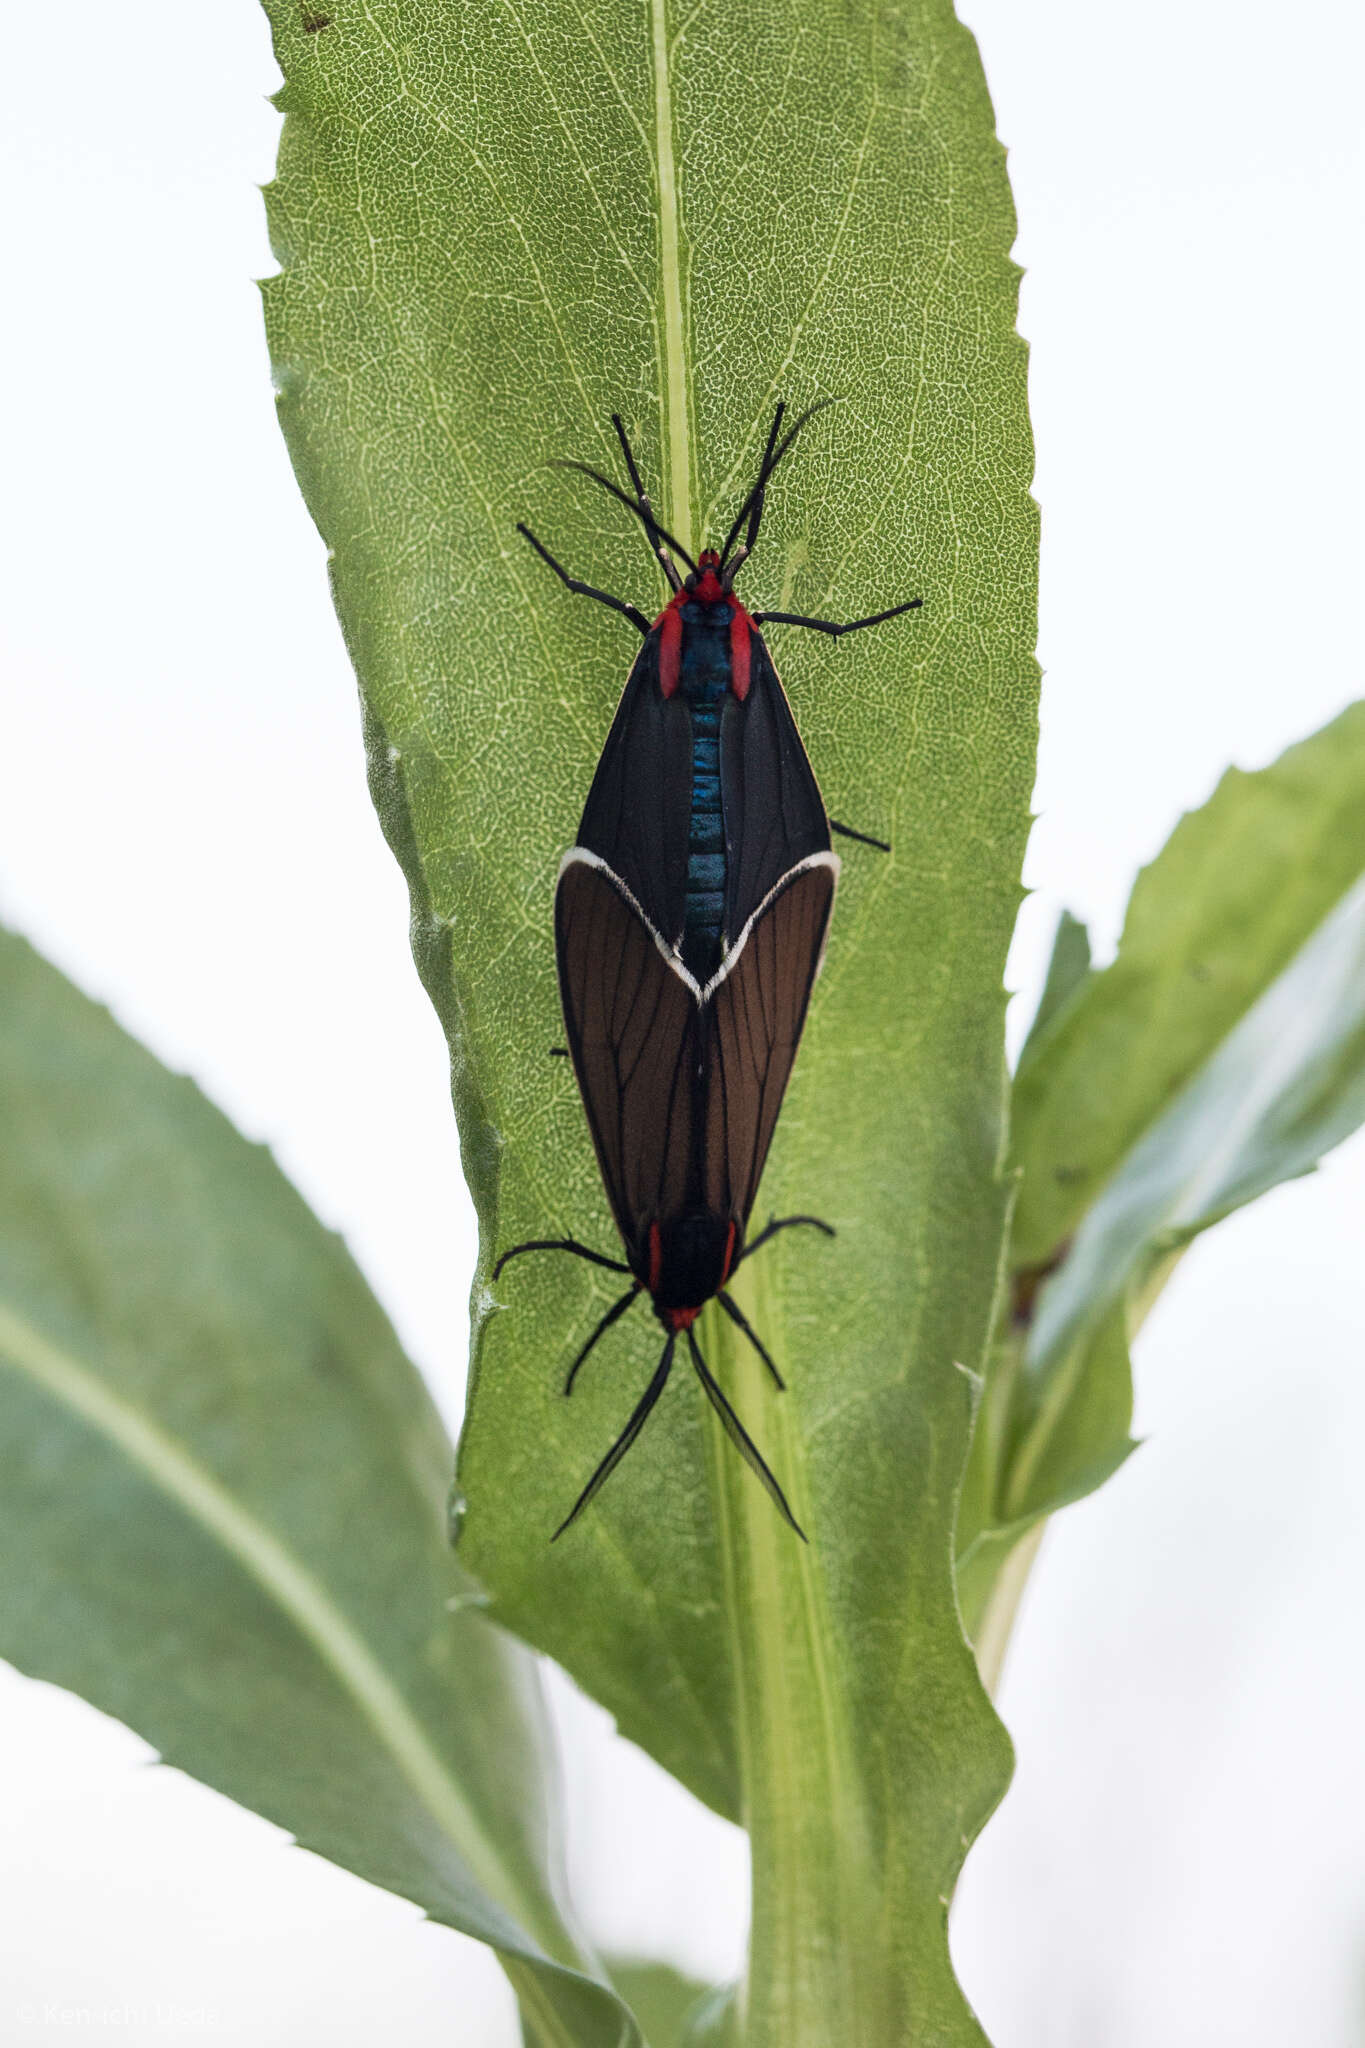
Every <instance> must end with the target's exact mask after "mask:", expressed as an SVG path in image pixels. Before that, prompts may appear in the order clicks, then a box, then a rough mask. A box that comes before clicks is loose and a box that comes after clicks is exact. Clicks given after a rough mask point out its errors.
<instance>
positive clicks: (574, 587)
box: [517, 520, 649, 635]
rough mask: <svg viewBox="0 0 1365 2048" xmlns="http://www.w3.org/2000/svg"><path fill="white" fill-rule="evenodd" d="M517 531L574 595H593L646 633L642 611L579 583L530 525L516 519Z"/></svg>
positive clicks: (601, 591) (647, 626)
mask: <svg viewBox="0 0 1365 2048" xmlns="http://www.w3.org/2000/svg"><path fill="white" fill-rule="evenodd" d="M517 532H518V533H519V534H521V535H522V536H523V537H524V538H525V539H526V540H529V541H530V543H531V546H532V547H533V548H534V549H535V551H536V553H537V554H538V555H539V556H540V559H541V561H542V562H548V563H549V565H550V567H551V568H552V569H553V570H554V572H555V575H556V576H557V577H558V578H559V580H560V582H561V583H562V584H564V586H565V588H566V589H568V590H571V591H572V592H573V593H574V595H575V597H595V598H596V599H597V602H598V603H599V604H605V605H609V606H610V607H611V609H612V611H614V612H620V614H621V616H622V617H623V618H626V619H629V620H630V623H631V625H632V626H638V627H639V629H640V631H641V632H642V633H644V634H646V635H648V632H649V620H648V619H647V618H646V617H645V615H644V613H643V612H638V611H636V609H635V607H634V605H633V604H626V603H625V602H624V601H623V599H621V598H619V597H612V596H611V595H610V594H609V593H608V592H607V591H605V590H594V589H593V586H592V585H591V583H580V582H579V580H578V578H577V577H576V576H571V575H570V574H569V572H568V570H567V569H565V568H561V566H560V564H559V563H558V562H557V561H556V560H555V558H554V556H553V555H552V554H551V553H550V550H549V549H548V548H544V547H542V546H541V544H540V542H539V541H538V540H537V539H536V537H535V535H534V534H533V533H532V531H531V529H530V527H529V526H523V525H522V523H521V521H520V520H518V521H517Z"/></svg>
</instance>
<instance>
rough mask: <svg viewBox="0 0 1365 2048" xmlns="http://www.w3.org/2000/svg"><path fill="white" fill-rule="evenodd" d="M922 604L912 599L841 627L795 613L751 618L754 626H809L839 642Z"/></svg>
mask: <svg viewBox="0 0 1365 2048" xmlns="http://www.w3.org/2000/svg"><path fill="white" fill-rule="evenodd" d="M923 603H924V599H923V598H922V597H912V598H910V599H908V600H907V602H906V603H905V604H893V605H892V607H891V609H890V611H889V612H873V614H872V616H871V618H870V619H850V620H849V621H848V623H847V624H846V625H843V626H839V625H836V624H835V622H834V620H833V619H803V618H801V617H800V616H799V614H798V613H796V612H755V613H754V615H753V618H754V624H755V625H756V626H809V627H810V629H811V631H812V633H828V634H829V637H830V639H831V640H839V639H841V638H842V637H843V635H844V634H845V633H861V632H862V630H863V627H864V626H880V625H881V624H882V622H883V621H884V620H886V619H898V618H899V617H900V615H901V613H902V612H916V611H918V610H919V608H920V606H921V605H922V604H923Z"/></svg>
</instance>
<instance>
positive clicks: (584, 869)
mask: <svg viewBox="0 0 1365 2048" xmlns="http://www.w3.org/2000/svg"><path fill="white" fill-rule="evenodd" d="M555 951H556V957H557V959H558V962H559V992H560V997H561V1000H562V1002H563V1005H564V1027H565V1030H566V1032H567V1033H568V1040H569V1053H570V1056H571V1058H572V1060H573V1066H574V1072H575V1074H576V1075H577V1077H578V1087H579V1093H580V1094H581V1095H582V1097H583V1107H584V1109H585V1111H586V1112H587V1118H588V1127H589V1129H590V1130H591V1132H592V1141H593V1145H594V1146H595V1148H596V1151H597V1163H598V1165H599V1167H600V1168H601V1171H602V1180H603V1183H604V1184H605V1186H606V1190H607V1198H608V1200H609V1201H610V1203H611V1207H612V1213H613V1214H614V1216H615V1218H616V1223H617V1228H618V1229H619V1230H620V1232H621V1236H622V1239H623V1240H624V1242H625V1245H626V1249H627V1252H628V1253H629V1254H630V1256H631V1260H632V1263H633V1264H635V1265H636V1268H637V1273H638V1274H639V1276H640V1277H643V1271H641V1267H642V1265H643V1268H644V1270H647V1253H646V1249H645V1241H646V1236H647V1232H648V1226H649V1223H650V1222H651V1221H652V1220H653V1219H654V1218H656V1217H667V1216H671V1215H678V1214H681V1213H682V1212H683V1210H684V1209H686V1208H687V1207H688V1206H689V1203H690V1201H691V1198H692V1193H693V1175H694V1170H695V1165H696V1159H697V1151H698V1136H699V1119H698V1115H697V1109H696V1102H697V1086H698V1082H697V1067H698V1057H697V1055H698V1029H699V1025H698V1019H699V1011H698V1006H697V996H696V990H695V987H694V986H693V985H690V984H689V983H688V982H686V981H684V980H683V979H682V977H681V976H680V975H679V974H678V973H677V971H676V970H675V969H674V968H673V967H671V966H670V965H669V964H668V961H667V960H666V959H665V958H664V955H663V954H662V952H661V951H660V949H659V945H658V943H657V941H656V937H655V934H654V932H653V931H652V930H651V928H650V926H649V924H648V922H647V920H646V919H645V918H644V917H643V916H642V915H641V913H640V911H639V909H638V908H637V907H636V906H635V905H633V904H632V903H631V901H630V899H629V896H628V894H627V892H626V890H625V888H624V886H623V884H622V882H621V879H620V877H619V876H616V875H614V874H613V873H612V872H611V870H610V869H608V868H605V867H603V866H602V865H601V864H600V863H598V862H597V861H595V860H594V859H593V858H592V857H591V856H588V857H586V858H585V857H584V855H583V853H582V851H581V850H580V849H579V848H577V847H575V848H574V849H573V851H572V852H570V853H569V854H567V855H566V856H565V860H564V865H563V868H562V870H561V872H560V877H559V887H558V889H557V890H556V892H555Z"/></svg>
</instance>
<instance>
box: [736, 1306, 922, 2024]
mask: <svg viewBox="0 0 1365 2048" xmlns="http://www.w3.org/2000/svg"><path fill="white" fill-rule="evenodd" d="M742 1291H743V1294H744V1297H745V1309H746V1313H747V1314H748V1315H749V1316H750V1318H751V1320H752V1321H753V1322H754V1323H755V1327H757V1328H761V1329H763V1330H764V1332H765V1335H768V1336H769V1337H770V1338H774V1339H775V1338H776V1336H777V1333H778V1324H777V1321H776V1312H775V1311H776V1304H775V1301H774V1300H773V1299H771V1298H770V1296H769V1290H768V1287H767V1286H766V1284H765V1281H764V1276H763V1273H762V1271H761V1269H760V1270H759V1271H754V1272H751V1273H748V1274H746V1275H745V1280H744V1285H743V1290H742ZM704 1342H705V1343H706V1344H707V1346H708V1347H709V1349H708V1355H711V1354H714V1358H715V1368H716V1370H717V1372H718V1376H719V1377H720V1378H721V1380H722V1383H723V1384H724V1385H725V1386H726V1387H727V1388H728V1389H730V1390H732V1398H733V1399H734V1402H735V1405H736V1407H737V1408H739V1410H740V1412H741V1413H742V1414H743V1415H744V1416H745V1417H746V1420H748V1419H752V1420H753V1422H754V1423H755V1425H756V1427H757V1430H758V1432H759V1434H761V1437H762V1441H763V1444H764V1448H765V1451H766V1452H767V1454H768V1456H769V1462H770V1463H771V1464H772V1465H773V1468H774V1470H775V1471H776V1472H777V1473H778V1474H779V1476H780V1478H781V1480H782V1483H783V1485H784V1487H785V1488H786V1489H787V1490H788V1493H789V1497H790V1499H791V1502H792V1507H793V1510H794V1512H795V1514H796V1516H797V1518H798V1520H803V1521H804V1520H805V1519H806V1517H807V1516H808V1514H809V1502H808V1500H807V1498H806V1490H805V1484H804V1472H803V1469H802V1446H801V1437H800V1431H799V1427H798V1419H797V1411H796V1405H795V1397H794V1395H793V1394H792V1393H791V1392H788V1393H787V1394H786V1395H780V1396H779V1395H775V1393H774V1390H773V1388H772V1385H771V1382H770V1381H769V1380H768V1377H767V1374H766V1373H765V1371H764V1369H763V1367H762V1365H761V1363H760V1362H759V1361H758V1359H756V1358H755V1357H754V1356H753V1353H752V1351H751V1350H750V1348H749V1346H748V1345H747V1344H746V1343H745V1342H744V1340H743V1338H742V1337H740V1336H739V1333H738V1332H737V1331H735V1330H734V1329H733V1327H732V1326H731V1325H730V1324H728V1323H722V1322H721V1320H720V1318H719V1317H717V1316H714V1315H713V1316H712V1317H711V1318H710V1321H709V1324H708V1327H707V1330H706V1333H705V1338H704ZM775 1348H776V1350H777V1356H778V1362H779V1364H782V1363H783V1360H782V1355H781V1349H780V1345H777V1346H775ZM708 1455H709V1458H710V1461H711V1471H712V1481H713V1492H714V1498H715V1501H716V1508H717V1518H718V1527H719V1530H720V1538H721V1546H722V1551H723V1555H724V1561H725V1573H726V1582H727V1588H728V1593H729V1609H730V1614H731V1620H732V1628H733V1652H734V1665H735V1685H736V1714H737V1722H738V1727H739V1747H740V1768H741V1775H742V1782H743V1809H744V1823H745V1826H746V1827H747V1829H748V1832H749V1843H750V1852H751V1857H752V1893H753V1921H752V1929H751V1934H750V1947H749V1965H748V1977H747V1981H746V1984H745V1988H744V1995H743V2003H742V2018H741V2038H742V2039H743V2041H744V2042H745V2044H746V2048H828V2044H829V2043H830V2042H831V2041H833V2040H836V2039H839V2040H845V2041H850V2042H853V2041H857V2042H869V2043H871V2042H880V2041H882V2040H884V2039H887V2038H888V2036H887V2034H886V2031H885V2028H884V2026H883V2025H882V2024H881V2020H880V2015H881V2014H882V2012H883V2011H884V2005H885V2001H884V1995H883V1987H882V1982H881V1979H882V1977H883V1975H884V1973H885V1972H886V1971H887V1969H888V1968H889V1967H891V1966H892V1965H893V1955H892V1954H891V1953H890V1951H889V1950H888V1949H887V1948H885V1947H883V1946H882V1945H881V1944H880V1943H879V1941H878V1939H877V1936H876V1932H875V1930H876V1927H877V1923H878V1897H877V1887H876V1883H875V1875H874V1865H873V1858H872V1855H871V1852H870V1847H869V1841H868V1831H867V1827H866V1821H865V1805H864V1800H863V1796H862V1786H861V1783H860V1780H859V1773H858V1765H857V1752H856V1749H855V1746H854V1744H853V1742H852V1740H851V1738H850V1733H849V1730H848V1727H847V1722H846V1702H845V1700H844V1696H843V1691H842V1688H841V1686H840V1684H839V1682H838V1674H837V1673H836V1672H834V1671H832V1670H831V1669H830V1668H829V1666H830V1650H831V1641H832V1638H831V1632H830V1624H829V1619H828V1615H827V1612H826V1607H825V1599H824V1588H823V1583H822V1579H821V1575H820V1567H819V1552H818V1549H817V1548H816V1547H815V1546H814V1545H808V1544H804V1543H802V1542H801V1541H800V1539H799V1538H798V1537H796V1536H795V1535H794V1534H793V1533H792V1531H791V1530H790V1529H789V1528H787V1527H786V1525H785V1524H784V1523H783V1522H782V1521H781V1519H780V1518H779V1516H778V1515H777V1514H776V1513H775V1512H774V1509H773V1505H772V1502H771V1501H770V1500H768V1498H767V1497H766V1495H765V1493H764V1492H763V1490H762V1488H761V1487H759V1486H758V1485H757V1484H756V1483H755V1481H754V1478H753V1475H752V1474H751V1473H750V1472H748V1471H747V1470H746V1469H745V1467H744V1466H743V1465H742V1463H741V1462H740V1460H739V1459H738V1458H737V1457H736V1456H735V1453H734V1450H733V1448H732V1447H731V1446H730V1444H729V1443H728V1442H727V1441H726V1439H725V1437H724V1434H723V1432H722V1430H721V1428H720V1426H719V1424H718V1423H716V1422H715V1421H714V1419H713V1420H712V1422H711V1424H710V1426H709V1430H708Z"/></svg>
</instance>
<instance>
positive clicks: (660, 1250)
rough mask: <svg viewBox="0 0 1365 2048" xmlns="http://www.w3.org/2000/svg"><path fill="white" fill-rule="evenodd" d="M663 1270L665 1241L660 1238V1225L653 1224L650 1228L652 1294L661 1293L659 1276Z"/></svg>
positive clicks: (650, 1284)
mask: <svg viewBox="0 0 1365 2048" xmlns="http://www.w3.org/2000/svg"><path fill="white" fill-rule="evenodd" d="M663 1268H664V1247H663V1240H662V1238H661V1237H660V1236H659V1226H658V1224H657V1223H651V1224H650V1226H649V1291H650V1293H651V1294H657V1293H658V1291H659V1275H660V1274H661V1273H662V1272H663Z"/></svg>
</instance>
